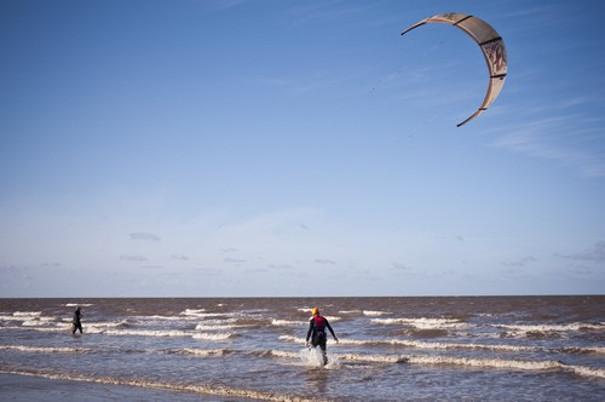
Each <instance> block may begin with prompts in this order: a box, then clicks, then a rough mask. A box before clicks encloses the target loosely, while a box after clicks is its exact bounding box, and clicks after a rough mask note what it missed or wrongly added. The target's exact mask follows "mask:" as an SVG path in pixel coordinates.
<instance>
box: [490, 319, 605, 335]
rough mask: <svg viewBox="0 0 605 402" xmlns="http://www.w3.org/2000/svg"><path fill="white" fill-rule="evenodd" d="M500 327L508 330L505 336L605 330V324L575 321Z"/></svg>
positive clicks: (501, 325) (504, 325)
mask: <svg viewBox="0 0 605 402" xmlns="http://www.w3.org/2000/svg"><path fill="white" fill-rule="evenodd" d="M497 326H498V327H499V328H504V329H506V330H507V332H506V334H505V336H511V337H545V336H559V334H562V333H569V332H580V331H605V325H603V324H592V323H582V322H574V323H571V324H538V325H530V324H499V325H497Z"/></svg>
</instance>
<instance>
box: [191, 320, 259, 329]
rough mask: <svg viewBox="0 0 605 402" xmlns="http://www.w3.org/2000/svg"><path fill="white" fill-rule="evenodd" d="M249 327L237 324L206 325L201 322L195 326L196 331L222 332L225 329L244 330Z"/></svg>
mask: <svg viewBox="0 0 605 402" xmlns="http://www.w3.org/2000/svg"><path fill="white" fill-rule="evenodd" d="M247 326H248V325H237V324H206V323H205V322H201V323H199V324H197V325H196V326H195V329H196V330H198V331H220V330H225V329H233V328H243V327H247Z"/></svg>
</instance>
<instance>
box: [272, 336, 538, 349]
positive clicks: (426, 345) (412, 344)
mask: <svg viewBox="0 0 605 402" xmlns="http://www.w3.org/2000/svg"><path fill="white" fill-rule="evenodd" d="M279 339H281V340H285V341H289V342H294V343H302V344H304V343H305V339H304V338H300V337H296V336H292V335H281V336H280V337H279ZM328 343H330V344H334V343H335V341H333V340H332V339H328ZM339 344H340V345H353V346H364V345H388V346H402V347H408V348H415V349H427V350H450V349H468V350H491V351H498V352H527V351H537V350H542V349H540V348H536V347H532V346H519V345H501V344H499V345H494V344H491V345H490V344H480V343H443V342H421V341H412V340H406V339H396V338H389V339H379V338H378V339H377V338H374V339H347V338H344V339H339Z"/></svg>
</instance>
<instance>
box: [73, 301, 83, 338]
mask: <svg viewBox="0 0 605 402" xmlns="http://www.w3.org/2000/svg"><path fill="white" fill-rule="evenodd" d="M78 329H79V330H80V334H82V323H81V322H80V307H79V306H78V307H76V311H74V319H73V327H72V331H71V333H72V335H75V334H76V330H78Z"/></svg>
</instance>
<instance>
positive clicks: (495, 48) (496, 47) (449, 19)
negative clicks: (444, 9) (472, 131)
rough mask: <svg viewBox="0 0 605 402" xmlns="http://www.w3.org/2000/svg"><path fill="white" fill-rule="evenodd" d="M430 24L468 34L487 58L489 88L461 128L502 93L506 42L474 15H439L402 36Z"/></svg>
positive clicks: (415, 26)
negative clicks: (451, 26) (451, 27)
mask: <svg viewBox="0 0 605 402" xmlns="http://www.w3.org/2000/svg"><path fill="white" fill-rule="evenodd" d="M429 22H438V23H444V24H451V25H453V26H455V27H458V28H460V29H462V30H463V31H464V32H466V33H467V34H468V35H469V36H470V37H471V38H473V40H474V41H475V42H477V44H478V45H479V47H480V48H481V51H482V52H483V56H485V62H486V63H487V68H488V69H489V86H488V87H487V93H486V94H485V98H484V99H483V102H482V103H481V106H479V108H478V109H477V111H475V113H473V114H471V115H470V116H469V117H468V118H467V119H466V120H464V121H463V122H461V123H458V124H457V126H458V127H460V126H462V125H464V124H466V123H468V122H469V121H471V120H472V119H474V118H475V117H477V116H479V115H480V114H481V113H483V112H484V111H486V110H487V108H488V107H489V106H490V105H491V104H492V103H493V102H494V101H495V100H496V98H497V97H498V95H499V94H500V91H502V87H503V86H504V80H505V79H506V72H507V61H506V48H505V47H504V41H503V40H502V38H501V37H500V35H498V32H496V30H495V29H494V28H492V27H491V25H489V24H488V23H487V22H485V21H483V20H481V19H479V18H477V17H473V16H472V15H466V14H460V13H446V14H438V15H434V16H432V17H429V18H425V19H423V20H421V21H418V22H417V23H415V24H414V25H411V26H409V27H408V28H406V29H405V30H404V31H403V32H402V33H401V35H405V34H406V33H408V32H410V31H411V30H412V29H415V28H418V27H419V26H422V25H424V24H427V23H429Z"/></svg>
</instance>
